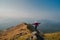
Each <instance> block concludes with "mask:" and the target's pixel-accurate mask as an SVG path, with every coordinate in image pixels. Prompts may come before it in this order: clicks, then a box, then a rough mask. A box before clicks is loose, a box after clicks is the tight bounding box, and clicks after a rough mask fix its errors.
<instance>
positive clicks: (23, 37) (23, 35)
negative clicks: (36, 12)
mask: <svg viewBox="0 0 60 40" xmlns="http://www.w3.org/2000/svg"><path fill="white" fill-rule="evenodd" d="M37 31H38V30H37ZM36 34H38V36H39V39H38V38H37V37H36ZM41 38H44V39H45V40H60V32H56V33H46V34H42V33H41V32H40V31H39V32H38V33H37V32H36V31H35V29H34V27H33V26H32V25H31V24H27V23H22V24H19V25H17V26H15V27H10V28H8V29H6V30H3V31H1V32H0V40H37V39H38V40H41Z"/></svg>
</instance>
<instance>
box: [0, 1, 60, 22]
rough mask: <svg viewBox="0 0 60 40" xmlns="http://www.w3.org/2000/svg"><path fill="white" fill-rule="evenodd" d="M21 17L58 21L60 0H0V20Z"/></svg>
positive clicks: (59, 17) (59, 19)
mask: <svg viewBox="0 0 60 40" xmlns="http://www.w3.org/2000/svg"><path fill="white" fill-rule="evenodd" d="M21 18H32V19H38V20H41V19H47V20H53V21H58V22H60V0H0V22H1V21H5V20H7V19H10V20H11V19H21Z"/></svg>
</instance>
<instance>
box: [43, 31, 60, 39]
mask: <svg viewBox="0 0 60 40" xmlns="http://www.w3.org/2000/svg"><path fill="white" fill-rule="evenodd" d="M44 38H45V40H60V32H56V33H46V34H44Z"/></svg>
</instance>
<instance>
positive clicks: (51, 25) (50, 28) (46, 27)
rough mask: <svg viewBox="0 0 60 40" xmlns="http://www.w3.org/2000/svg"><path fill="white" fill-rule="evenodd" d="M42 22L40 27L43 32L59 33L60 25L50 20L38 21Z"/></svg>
mask: <svg viewBox="0 0 60 40" xmlns="http://www.w3.org/2000/svg"><path fill="white" fill-rule="evenodd" d="M38 22H41V25H40V26H39V27H38V29H39V30H41V31H43V32H45V33H46V32H58V31H60V23H59V22H54V21H50V20H38Z"/></svg>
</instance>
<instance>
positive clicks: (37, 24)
mask: <svg viewBox="0 0 60 40" xmlns="http://www.w3.org/2000/svg"><path fill="white" fill-rule="evenodd" d="M39 24H40V23H38V22H37V21H35V22H34V23H33V24H32V25H34V26H35V30H37V27H38V26H39Z"/></svg>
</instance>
